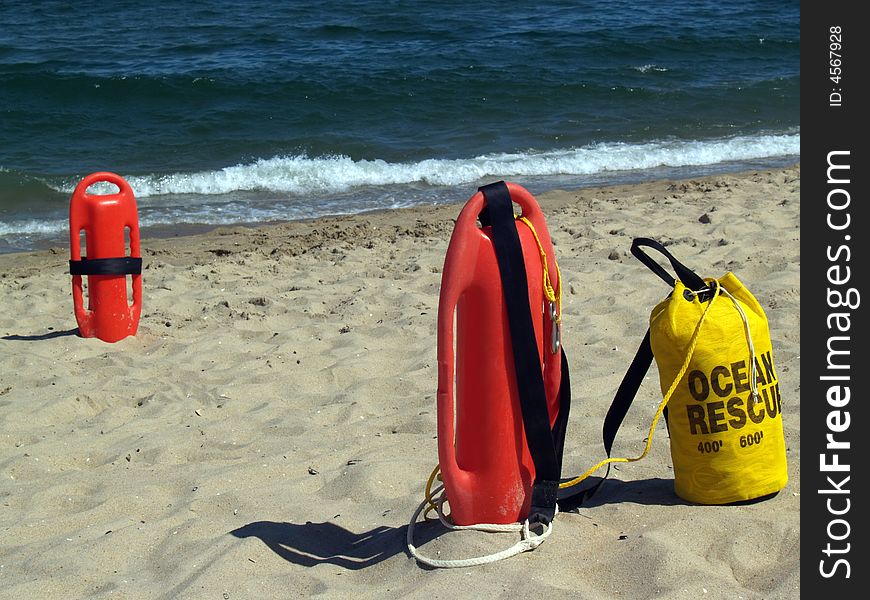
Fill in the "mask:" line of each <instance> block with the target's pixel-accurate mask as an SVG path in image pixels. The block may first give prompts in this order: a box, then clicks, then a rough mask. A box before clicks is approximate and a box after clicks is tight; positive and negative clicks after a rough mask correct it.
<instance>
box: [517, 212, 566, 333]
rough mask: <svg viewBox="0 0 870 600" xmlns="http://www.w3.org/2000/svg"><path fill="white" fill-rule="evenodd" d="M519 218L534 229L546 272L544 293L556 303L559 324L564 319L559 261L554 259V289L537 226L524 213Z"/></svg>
mask: <svg viewBox="0 0 870 600" xmlns="http://www.w3.org/2000/svg"><path fill="white" fill-rule="evenodd" d="M517 220H519V221H522V222H523V223H525V224H526V225H527V226H528V227H529V229H531V230H532V235H533V236H535V242H536V243H537V244H538V252H540V253H541V267H542V268H543V272H544V295H545V296H546V297H547V300H549V301H550V302H555V303H556V308H557V313H556V323H557V324H558V323H560V322H561V321H562V274H561V273H560V272H559V263H557V262H556V259H555V258H554V259H553V266H554V267H555V269H556V290H554V289H553V285H552V283H551V282H550V271H549V269H548V268H547V253H546V252H544V246H543V244H541V239H540V238H539V237H538V232H537V231H535V226H534V225H532V222H531V221H529V220H528V219H527V218H526V217H524V216H522V215H521V216H519V217H517Z"/></svg>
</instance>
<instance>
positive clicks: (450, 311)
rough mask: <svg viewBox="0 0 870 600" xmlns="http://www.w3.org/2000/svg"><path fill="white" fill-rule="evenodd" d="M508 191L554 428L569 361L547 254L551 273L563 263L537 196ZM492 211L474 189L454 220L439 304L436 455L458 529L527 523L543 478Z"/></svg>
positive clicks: (511, 187) (520, 190)
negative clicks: (482, 220) (551, 295)
mask: <svg viewBox="0 0 870 600" xmlns="http://www.w3.org/2000/svg"><path fill="white" fill-rule="evenodd" d="M507 187H508V190H509V192H510V198H511V200H512V201H513V202H514V203H516V204H518V205H519V206H520V207H521V208H522V216H523V217H524V219H525V221H523V222H521V220H520V219H517V220H516V223H515V225H513V226H515V227H516V229H517V234H518V236H519V240H520V243H521V247H522V255H523V259H524V261H525V269H526V272H527V278H528V299H529V306H530V307H531V308H532V310H531V312H532V314H531V318H532V323H533V326H534V333H535V338H536V339H537V341H538V342H537V343H538V348H537V354H538V366H539V367H540V369H541V371H542V375H543V380H544V387H545V392H546V401H547V412H549V415H550V424H551V425H552V424H553V423H554V422H555V420H556V418H557V415H558V413H559V408H560V397H559V391H560V385H561V379H562V370H561V367H562V362H561V348H560V344H559V337H558V336H559V331H558V324H557V321H556V318H555V317H556V316H557V315H556V314H555V312H554V311H555V308H554V306H553V305H552V303H550V302H548V300H547V298H545V297H544V292H543V290H544V285H543V282H544V272H543V269H542V254H544V255H545V256H546V259H547V262H548V264H549V265H552V266H553V269H554V271H555V264H556V260H555V256H554V253H553V246H552V243H551V240H550V235H549V232H548V231H547V224H546V222H545V220H544V216H543V214H542V213H541V209H540V207H539V206H538V203H537V201H536V200H535V198H534V197H533V196H532V195H531V194H530V193H529V192H528V191H527V190H526V189H525V188H523V187H522V186H519V185H517V184H514V183H507ZM485 206H486V199H485V197H484V194H483V193H481V192H477V193H476V194H475V195H474V196H473V197H472V198H471V199H470V200H469V201H468V203H467V204H466V205H465V207H464V208H463V209H462V212H461V213H460V215H459V218H458V219H457V221H456V225H455V228H454V230H453V234H452V237H451V239H450V243H449V246H448V248H447V254H446V257H445V262H444V270H443V273H442V280H441V293H440V299H439V305H438V351H437V354H438V456H439V466H440V469H441V473H442V476H443V479H444V490H445V492H446V494H447V500H448V502H449V504H450V516H451V518H452V520H453V522H454V523H455V524H457V525H471V524H478V523H513V522H517V521H520V522H521V521H523V520H524V519H526V518H527V516H528V515H529V510H530V503H531V492H532V485H533V482H534V481H535V476H536V469H535V463H534V461H533V459H532V456H531V455H530V451H529V445H528V443H527V440H526V435H525V431H524V426H523V415H522V410H521V407H520V398H519V392H518V386H517V375H516V372H515V368H514V358H513V355H512V351H511V348H512V346H511V328H510V324H509V323H508V313H507V309H506V306H505V299H504V295H503V291H502V281H501V278H500V276H499V265H498V262H497V258H496V250H495V248H494V245H493V232H492V227H490V226H482V225H480V224H478V216H479V215H480V214H481V212H482V211H483V210H484V208H485ZM535 232H537V233H535ZM536 237H537V238H538V239H537V240H536Z"/></svg>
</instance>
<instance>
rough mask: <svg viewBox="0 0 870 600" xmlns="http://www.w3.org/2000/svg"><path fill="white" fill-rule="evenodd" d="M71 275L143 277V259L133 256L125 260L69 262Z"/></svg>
mask: <svg viewBox="0 0 870 600" xmlns="http://www.w3.org/2000/svg"><path fill="white" fill-rule="evenodd" d="M69 274H70V275H141V274H142V259H141V258H134V257H132V256H125V257H123V258H87V257H83V258H82V259H81V260H71V261H69Z"/></svg>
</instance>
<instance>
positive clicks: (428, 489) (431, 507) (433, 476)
mask: <svg viewBox="0 0 870 600" xmlns="http://www.w3.org/2000/svg"><path fill="white" fill-rule="evenodd" d="M440 474H441V465H435V468H434V469H432V474H431V475H429V480H428V481H427V482H426V503H427V505H428V506H427V508H426V512H425V513H423V518H424V519H428V516H427V515H428V514H429V511H430V510H434V511H437V510H438V505H436V504H435V500H434V499H433V498H432V484H433V483H435V479H436V477H437V478H438V479H439V480H440V479H441V477H440Z"/></svg>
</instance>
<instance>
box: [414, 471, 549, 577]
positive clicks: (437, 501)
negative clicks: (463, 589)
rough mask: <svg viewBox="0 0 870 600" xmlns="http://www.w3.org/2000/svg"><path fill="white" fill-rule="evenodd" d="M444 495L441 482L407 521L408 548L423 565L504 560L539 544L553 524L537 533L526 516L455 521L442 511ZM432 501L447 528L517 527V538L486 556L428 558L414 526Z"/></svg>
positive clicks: (489, 529) (512, 529)
mask: <svg viewBox="0 0 870 600" xmlns="http://www.w3.org/2000/svg"><path fill="white" fill-rule="evenodd" d="M445 500H446V498H445V497H444V486H443V485H440V486H438V487H437V488H436V489H435V491H434V492H433V495H432V499H431V502H430V500H429V498H427V499H425V500H423V502H421V503H420V506H418V507H417V510H416V511H414V516H412V517H411V522H410V523H408V537H407V541H408V551H409V552H410V553H411V555H412V556H413V557H414V558H416V559H417V560H418V561H420V562H421V563H423V564H424V565H428V566H430V567H435V568H439V569H450V568H456V567H474V566H477V565H485V564H487V563H493V562H496V561H499V560H503V559H505V558H509V557H511V556H515V555H517V554H520V553H522V552H528V551H529V550H534V549H535V548H537V547H538V546H540V545H541V544H542V543H543V542H544V540H545V539H547V537H549V535H550V533H551V532H552V531H553V524H552V522H551V523H547V524H546V525H545V526H544V531H543V532H541V533H540V534H536V533H533V532H532V531H531V526H530V524H529V520H528V519H526V520H525V522H523V523H507V524H497V523H478V524H477V525H454V524H453V523H451V522H450V521H449V520H448V519H447V517H446V516H445V515H444V511H443V508H442V507H443V504H444V502H445ZM429 504H434V505H435V510H436V511H437V512H438V519H439V520H440V521H441V523H442V525H444V526H445V527H446V528H447V529H450V530H453V531H457V530H473V531H486V532H489V533H510V532H516V531H518V532H519V533H520V541H518V542H517V543H516V544H514V545H513V546H511V547H510V548H507V549H505V550H502V551H500V552H496V553H495V554H488V555H485V556H476V557H473V558H459V559H448V560H444V559H439V558H429V557H427V556H423V555H422V554H420V552H419V551H418V550H417V548H416V547H415V546H414V526H415V525H416V523H417V519H418V518H419V516H420V513H422V512H423V510H424V509H425V508H426V506H427V505H429ZM556 514H558V506H557V507H556Z"/></svg>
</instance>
